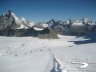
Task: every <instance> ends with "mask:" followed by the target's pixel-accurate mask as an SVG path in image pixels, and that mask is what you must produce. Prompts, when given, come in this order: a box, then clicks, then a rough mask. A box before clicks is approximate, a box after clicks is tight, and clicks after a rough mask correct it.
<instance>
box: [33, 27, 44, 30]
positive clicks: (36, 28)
mask: <svg viewBox="0 0 96 72" xmlns="http://www.w3.org/2000/svg"><path fill="white" fill-rule="evenodd" d="M34 29H35V30H37V31H41V30H43V29H42V28H38V27H34Z"/></svg>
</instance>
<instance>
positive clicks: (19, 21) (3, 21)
mask: <svg viewBox="0 0 96 72" xmlns="http://www.w3.org/2000/svg"><path fill="white" fill-rule="evenodd" d="M33 25H34V22H31V21H29V20H26V19H25V18H23V17H22V18H18V17H17V16H16V15H15V13H13V12H11V11H10V10H9V11H8V12H6V13H3V14H2V15H1V16H0V30H2V29H4V28H6V27H7V26H10V27H11V29H27V28H30V27H32V26H33Z"/></svg>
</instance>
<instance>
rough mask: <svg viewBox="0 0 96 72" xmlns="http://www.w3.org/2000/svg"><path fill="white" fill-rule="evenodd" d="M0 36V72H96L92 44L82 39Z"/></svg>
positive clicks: (73, 37)
mask: <svg viewBox="0 0 96 72" xmlns="http://www.w3.org/2000/svg"><path fill="white" fill-rule="evenodd" d="M58 37H59V39H39V38H34V37H2V36H1V37H0V72H96V47H95V46H96V43H89V44H80V45H76V44H74V43H73V42H70V41H79V40H81V39H82V41H83V40H85V39H84V38H83V37H80V38H76V37H75V36H62V35H58Z"/></svg>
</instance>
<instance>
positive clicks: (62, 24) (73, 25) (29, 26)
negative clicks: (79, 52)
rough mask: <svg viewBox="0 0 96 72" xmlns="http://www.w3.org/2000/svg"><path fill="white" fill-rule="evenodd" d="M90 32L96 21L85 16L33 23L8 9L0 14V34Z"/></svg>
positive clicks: (44, 34) (52, 34) (45, 35)
mask: <svg viewBox="0 0 96 72" xmlns="http://www.w3.org/2000/svg"><path fill="white" fill-rule="evenodd" d="M92 32H96V22H95V21H93V20H89V19H87V18H82V19H81V20H72V19H69V20H66V21H62V20H55V19H51V20H49V21H48V22H38V23H34V22H33V21H30V20H27V19H25V18H24V17H21V18H19V17H17V16H16V15H15V13H13V12H11V11H10V10H9V11H8V12H6V13H3V14H1V15H0V35H1V36H35V37H38V36H39V37H48V38H51V37H52V38H54V37H55V38H57V36H56V35H57V34H64V35H77V36H78V35H83V34H87V33H92ZM50 34H51V35H50Z"/></svg>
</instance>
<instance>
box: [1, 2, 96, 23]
mask: <svg viewBox="0 0 96 72" xmlns="http://www.w3.org/2000/svg"><path fill="white" fill-rule="evenodd" d="M7 10H11V11H13V12H14V13H16V15H17V16H18V17H22V16H23V17H25V18H27V19H30V20H33V21H48V20H50V19H52V18H55V19H61V20H65V19H69V18H72V19H81V18H82V17H88V18H90V19H96V0H0V14H2V13H3V12H6V11H7Z"/></svg>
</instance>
